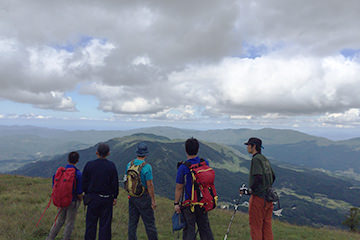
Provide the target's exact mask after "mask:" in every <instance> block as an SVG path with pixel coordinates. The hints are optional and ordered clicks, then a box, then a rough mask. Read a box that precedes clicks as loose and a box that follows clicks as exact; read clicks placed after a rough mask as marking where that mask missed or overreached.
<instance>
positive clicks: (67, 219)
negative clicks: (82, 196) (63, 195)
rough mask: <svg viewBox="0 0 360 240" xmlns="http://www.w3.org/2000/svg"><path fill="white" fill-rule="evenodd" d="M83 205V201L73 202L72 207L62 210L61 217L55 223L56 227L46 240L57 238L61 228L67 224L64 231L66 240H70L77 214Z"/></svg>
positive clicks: (54, 226) (52, 228)
mask: <svg viewBox="0 0 360 240" xmlns="http://www.w3.org/2000/svg"><path fill="white" fill-rule="evenodd" d="M80 204H81V201H73V202H71V204H70V206H68V207H66V208H60V209H59V211H60V213H59V216H58V218H57V220H56V222H55V223H54V225H53V226H52V227H51V230H50V233H49V236H48V237H47V238H46V240H54V239H55V238H56V236H57V235H58V233H59V231H60V229H61V227H62V226H63V225H64V223H66V224H65V230H64V237H63V239H64V240H69V239H70V236H71V233H72V231H73V230H74V225H75V219H76V214H77V211H78V209H79V206H80Z"/></svg>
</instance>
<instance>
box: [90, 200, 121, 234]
mask: <svg viewBox="0 0 360 240" xmlns="http://www.w3.org/2000/svg"><path fill="white" fill-rule="evenodd" d="M113 200H114V199H113V198H112V197H108V198H102V197H99V196H97V195H94V196H92V197H91V200H90V202H89V205H88V206H87V212H86V230H85V240H95V239H96V230H97V224H98V222H99V240H110V239H111V221H112V215H113Z"/></svg>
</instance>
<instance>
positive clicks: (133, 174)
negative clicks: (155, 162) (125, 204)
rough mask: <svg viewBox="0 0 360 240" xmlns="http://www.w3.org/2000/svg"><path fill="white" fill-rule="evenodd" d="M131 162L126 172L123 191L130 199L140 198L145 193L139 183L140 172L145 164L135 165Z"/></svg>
mask: <svg viewBox="0 0 360 240" xmlns="http://www.w3.org/2000/svg"><path fill="white" fill-rule="evenodd" d="M134 161H135V160H132V161H131V163H130V167H129V168H128V170H127V172H126V181H125V189H126V191H127V192H128V193H129V195H130V196H131V197H141V196H142V195H143V194H144V192H145V187H144V186H143V185H142V183H141V170H142V169H143V167H144V166H145V165H146V164H147V163H146V162H143V163H142V164H141V165H135V164H134Z"/></svg>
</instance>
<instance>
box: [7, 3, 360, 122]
mask: <svg viewBox="0 0 360 240" xmlns="http://www.w3.org/2000/svg"><path fill="white" fill-rule="evenodd" d="M0 9H3V10H0V11H2V12H1V13H2V21H1V22H0V74H1V86H2V88H1V89H0V98H3V99H8V100H11V101H15V102H20V103H28V104H32V105H33V106H35V107H39V108H46V109H55V110H60V111H75V110H76V103H75V102H74V99H72V98H71V97H69V96H67V92H69V91H72V90H74V89H75V88H76V86H78V85H79V83H81V86H83V87H81V89H80V93H83V94H90V95H93V96H96V97H97V99H98V100H99V102H100V103H99V106H98V108H99V109H100V110H102V111H105V112H113V113H115V114H128V115H133V116H136V115H142V116H143V117H144V118H158V119H179V120H181V119H198V118H207V117H210V118H214V119H218V118H222V117H224V118H227V117H228V118H230V119H232V120H239V121H242V120H244V121H247V120H254V119H262V121H273V122H274V121H280V120H281V119H283V118H284V117H288V116H304V115H314V116H318V115H322V114H325V113H327V114H328V115H326V117H329V116H330V115H331V114H332V113H343V112H346V111H347V110H349V109H352V108H355V109H356V108H360V97H359V94H358V93H357V91H356V90H357V89H358V88H359V85H360V79H359V76H360V61H359V59H360V58H359V56H360V55H359V53H358V54H357V55H355V56H354V57H348V58H346V57H343V56H341V55H339V52H340V51H341V50H343V49H346V48H349V49H360V41H358V39H360V32H359V31H358V12H360V2H359V1H352V0H350V1H346V2H341V1H328V0H319V1H316V2H314V1H309V0H308V1H302V2H297V3H295V2H292V1H286V0H281V1H278V0H276V1H274V0H266V1H265V0H263V1H261V0H244V1H240V2H239V1H233V0H225V1H216V0H210V1H209V0H206V1H205V0H201V1H196V2H194V1H185V2H176V1H159V0H155V1H152V2H151V4H149V3H148V2H146V1H133V2H126V3H121V4H119V3H118V2H116V1H106V2H104V3H103V2H102V3H99V2H97V1H92V0H90V1H87V2H86V3H85V2H71V1H55V2H54V1H45V0H43V1H39V2H37V3H36V4H34V3H30V2H24V1H11V2H8V3H6V4H4V3H3V4H0ZM39 13H41V14H39ZM334 16H336V17H334ZM257 48H258V50H256V49H257ZM254 49H255V50H254ZM244 55H246V56H248V57H249V58H240V57H238V56H244ZM254 56H257V57H256V58H251V57H254ZM330 118H333V116H332V117H330Z"/></svg>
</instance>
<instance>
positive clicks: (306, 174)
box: [12, 134, 360, 227]
mask: <svg viewBox="0 0 360 240" xmlns="http://www.w3.org/2000/svg"><path fill="white" fill-rule="evenodd" d="M140 141H143V142H145V143H146V144H147V145H148V146H149V149H150V155H149V158H148V162H149V163H150V164H151V165H152V167H153V174H154V182H155V187H156V193H157V194H159V195H161V196H164V197H167V198H170V199H172V198H173V192H174V188H175V176H176V165H177V162H178V161H183V160H185V157H186V156H185V151H184V140H172V139H170V138H167V137H164V136H158V135H154V134H134V135H131V136H125V137H120V138H113V139H111V140H109V141H107V143H108V144H109V146H110V148H111V155H110V157H109V159H110V160H112V161H114V163H115V164H116V166H117V169H118V172H119V175H120V176H123V175H124V173H125V167H126V164H127V163H128V162H129V161H131V160H132V159H134V157H135V146H136V144H137V143H139V142H140ZM241 142H242V141H241ZM238 146H239V145H238ZM243 148H244V147H243ZM239 149H240V147H239ZM239 149H236V148H235V147H230V146H226V145H222V144H218V143H211V142H207V141H201V145H200V152H199V154H200V156H201V157H203V158H206V159H208V160H209V161H210V164H211V166H212V167H214V169H215V171H216V183H215V184H216V187H217V191H218V193H219V196H220V201H221V202H222V203H223V204H227V203H229V202H232V200H234V199H236V198H238V188H239V187H240V185H241V184H242V183H247V181H248V171H249V166H250V161H249V159H250V158H249V156H248V155H247V154H244V151H243V150H242V151H239ZM266 149H267V147H266ZM95 152H96V145H93V146H91V147H89V148H85V149H83V150H80V149H79V153H80V156H81V157H80V162H79V164H78V167H79V168H80V169H83V167H84V165H85V163H86V162H87V161H89V160H93V159H95V158H96V156H95ZM265 154H266V153H265ZM66 158H67V156H66V154H60V155H56V156H49V157H43V158H42V160H40V161H36V162H32V163H29V164H27V165H25V166H23V167H21V168H19V169H18V170H16V171H14V172H12V174H20V175H27V176H40V177H47V178H48V177H51V176H52V175H53V174H54V172H55V171H56V169H57V168H58V167H59V166H63V165H64V164H66ZM272 165H273V168H274V171H275V173H276V175H277V180H276V184H275V187H276V189H277V191H278V192H279V193H280V195H281V205H282V208H283V212H282V214H283V216H282V217H281V218H280V219H281V220H283V221H287V222H290V223H296V224H300V225H313V226H321V225H331V226H337V227H340V226H341V222H342V221H343V220H344V218H345V214H346V212H347V211H348V210H349V208H350V207H352V206H359V205H360V199H359V198H357V197H354V196H359V195H360V189H359V188H358V186H359V185H360V182H357V181H355V180H354V181H348V180H347V179H341V178H338V177H333V176H329V174H326V173H323V172H321V171H317V170H311V169H307V168H304V167H296V166H293V165H288V164H282V163H281V162H278V161H272ZM246 200H247V199H246V198H244V199H243V201H246ZM243 210H244V211H245V210H246V209H245V208H243Z"/></svg>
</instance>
